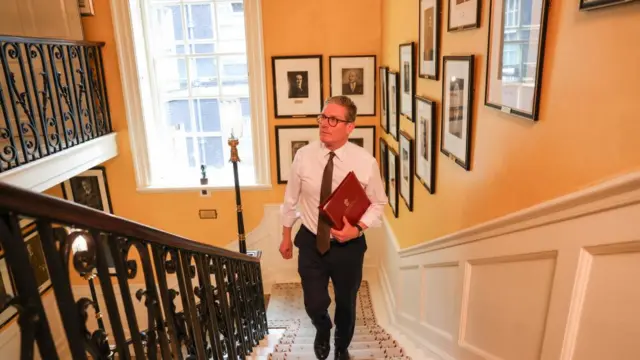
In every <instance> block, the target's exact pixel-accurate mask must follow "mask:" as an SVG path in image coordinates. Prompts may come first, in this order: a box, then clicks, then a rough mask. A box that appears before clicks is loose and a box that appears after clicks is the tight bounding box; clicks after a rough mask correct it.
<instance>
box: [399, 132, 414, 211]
mask: <svg viewBox="0 0 640 360" xmlns="http://www.w3.org/2000/svg"><path fill="white" fill-rule="evenodd" d="M398 149H399V150H400V196H402V199H403V200H404V202H405V204H406V205H407V208H408V209H409V211H413V175H414V169H413V163H414V147H413V139H411V138H410V137H409V134H407V133H406V132H404V131H400V142H399V143H398Z"/></svg>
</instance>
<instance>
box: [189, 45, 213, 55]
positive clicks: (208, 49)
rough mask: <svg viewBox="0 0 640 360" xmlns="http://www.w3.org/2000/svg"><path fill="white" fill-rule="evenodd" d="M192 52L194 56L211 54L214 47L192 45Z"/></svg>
mask: <svg viewBox="0 0 640 360" xmlns="http://www.w3.org/2000/svg"><path fill="white" fill-rule="evenodd" d="M193 48H194V49H193V52H194V53H195V54H206V53H213V51H214V49H215V47H214V46H213V44H195V45H193Z"/></svg>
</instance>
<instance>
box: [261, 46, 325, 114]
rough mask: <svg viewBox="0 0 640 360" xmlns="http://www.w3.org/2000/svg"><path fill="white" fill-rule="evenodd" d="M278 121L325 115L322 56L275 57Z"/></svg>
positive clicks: (273, 59) (274, 80) (274, 73)
mask: <svg viewBox="0 0 640 360" xmlns="http://www.w3.org/2000/svg"><path fill="white" fill-rule="evenodd" d="M271 63H272V64H271V66H272V70H273V99H274V104H273V109H274V111H275V117H276V118H290V117H314V116H317V115H319V114H320V112H322V101H323V95H322V55H308V56H307V55H303V56H273V57H271Z"/></svg>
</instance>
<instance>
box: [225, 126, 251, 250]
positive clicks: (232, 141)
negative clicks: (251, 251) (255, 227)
mask: <svg viewBox="0 0 640 360" xmlns="http://www.w3.org/2000/svg"><path fill="white" fill-rule="evenodd" d="M240 137H242V120H239V121H234V124H233V127H232V128H231V134H230V136H229V141H228V142H227V143H228V144H229V146H230V147H231V156H230V159H229V161H231V162H232V163H233V182H234V184H235V190H236V210H237V214H238V249H239V250H240V252H241V253H243V254H246V253H247V243H246V238H245V234H244V218H243V217H242V199H241V197H240V180H239V179H238V162H240V157H239V156H238V144H240V140H239V138H240Z"/></svg>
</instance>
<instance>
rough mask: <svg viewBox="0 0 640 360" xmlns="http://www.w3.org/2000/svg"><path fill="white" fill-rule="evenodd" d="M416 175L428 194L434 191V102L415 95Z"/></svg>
mask: <svg viewBox="0 0 640 360" xmlns="http://www.w3.org/2000/svg"><path fill="white" fill-rule="evenodd" d="M415 134H416V140H415V141H416V162H415V169H416V177H417V178H418V180H419V181H420V182H421V183H422V185H423V186H424V187H425V188H426V189H427V191H428V192H429V194H433V193H435V189H436V187H435V185H436V184H435V176H436V160H435V159H436V156H434V154H435V151H436V104H435V102H433V101H431V100H429V99H427V98H424V97H421V96H416V123H415Z"/></svg>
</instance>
